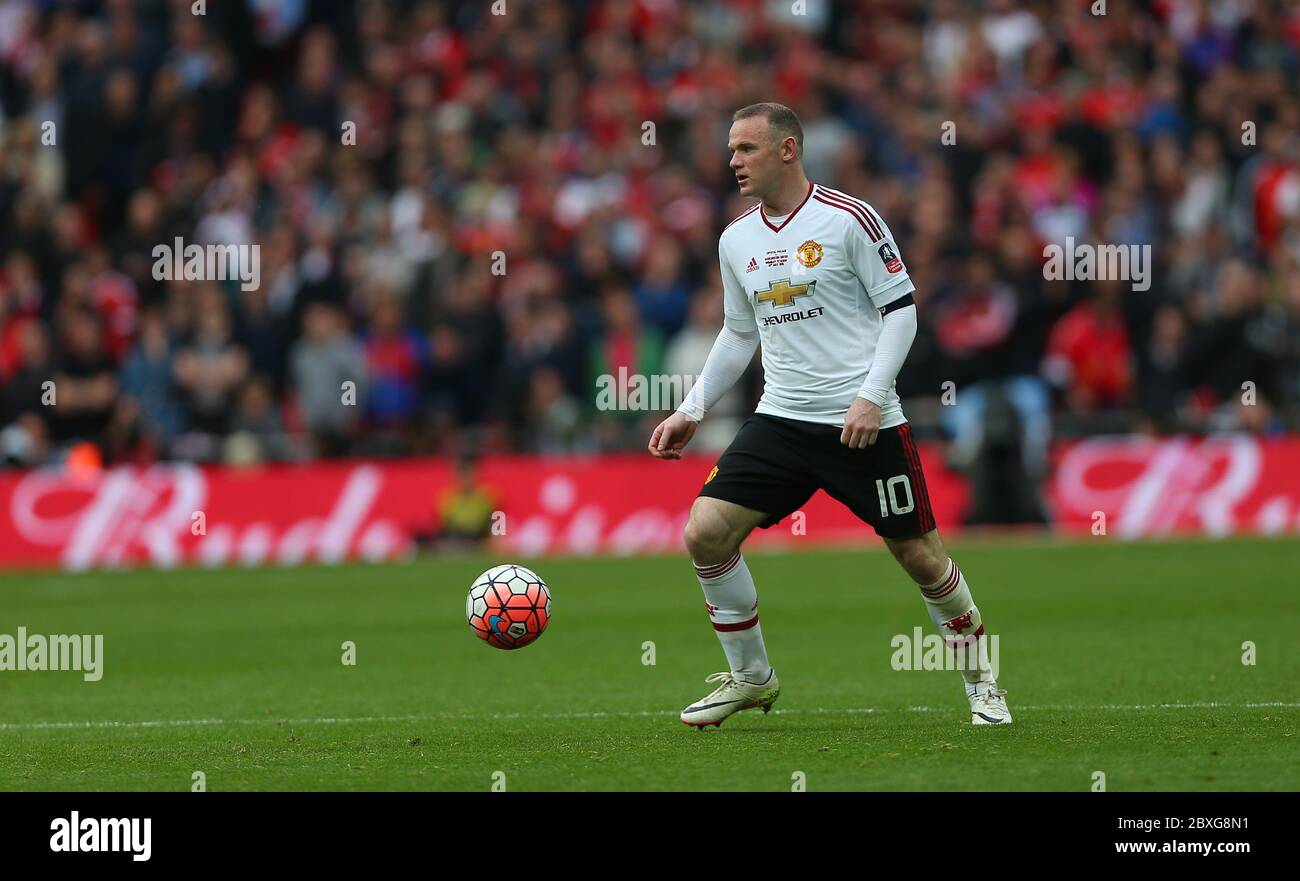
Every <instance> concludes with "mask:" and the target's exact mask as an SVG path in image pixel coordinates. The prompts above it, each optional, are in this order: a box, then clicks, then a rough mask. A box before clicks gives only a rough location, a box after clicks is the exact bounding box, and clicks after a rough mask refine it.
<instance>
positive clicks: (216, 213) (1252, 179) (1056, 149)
mask: <svg viewBox="0 0 1300 881" xmlns="http://www.w3.org/2000/svg"><path fill="white" fill-rule="evenodd" d="M494 5H496V6H499V7H501V6H503V7H504V12H505V14H504V15H494V14H492V12H493V7H494ZM1104 6H1105V14H1103V15H1098V14H1094V10H1095V4H1094V3H1092V2H1084V0H1052V2H1029V0H983V2H976V0H970V2H957V0H908V2H888V0H881V2H865V0H864V2H858V3H854V2H842V3H831V2H819V0H806V4H792V3H790V2H785V0H781V2H768V0H700V2H694V0H691V2H688V0H535V2H530V0H504V2H502V3H500V4H492V3H489V2H487V0H483V2H465V3H458V2H446V0H408V2H399V0H356V2H337V3H327V2H310V0H208V2H207V3H206V4H205V10H204V14H203V15H196V14H194V6H193V4H192V3H191V2H189V0H185V2H179V0H178V2H171V0H139V2H131V0H103V2H75V0H0V388H2V389H3V391H2V392H0V460H2V461H3V462H4V463H5V464H8V465H34V464H41V463H45V462H52V461H58V459H59V458H60V457H61V456H66V455H67V451H68V450H70V449H74V448H76V449H78V450H80V451H81V453H85V451H86V450H87V449H90V450H92V451H93V455H96V456H99V457H101V458H102V460H103V461H105V462H148V461H154V460H158V459H187V460H195V461H229V462H252V461H263V460H283V459H289V460H292V459H301V458H309V457H316V456H339V455H367V456H388V455H405V454H418V453H452V452H457V453H464V452H466V451H467V450H468V451H474V452H484V451H498V450H518V451H536V452H544V453H562V452H587V451H595V450H608V449H640V448H642V447H643V446H644V444H645V442H646V439H647V437H648V434H649V430H650V427H651V426H652V425H653V424H654V423H655V422H656V421H658V419H660V418H662V413H656V412H645V411H618V410H602V409H601V408H600V406H599V404H598V400H597V395H596V390H597V378H598V377H600V376H602V375H612V376H616V377H617V376H619V375H620V369H622V370H623V374H622V375H625V376H632V375H635V374H641V375H655V374H674V375H685V376H691V375H695V374H698V373H699V372H700V370H701V368H702V366H703V363H704V358H705V356H706V355H707V353H708V351H709V348H710V346H711V344H712V342H713V338H714V336H715V335H716V333H717V330H718V328H719V326H720V322H721V293H720V281H719V278H718V268H717V251H716V249H717V238H718V233H719V231H720V230H721V228H722V227H723V226H724V225H725V223H726V222H727V221H728V220H730V219H731V218H732V217H734V216H736V215H738V214H740V213H741V212H742V211H743V210H745V208H746V207H747V206H746V204H745V200H741V199H740V198H739V197H738V196H737V195H736V194H735V184H734V180H733V179H732V177H731V174H730V172H729V170H728V167H727V162H728V159H729V154H728V153H727V151H726V140H727V129H728V127H729V125H730V116H731V113H732V111H734V110H735V109H737V108H739V107H741V106H743V105H746V104H749V103H752V102H755V101H762V100H775V101H780V102H783V103H786V104H788V105H790V106H791V107H793V108H794V109H795V110H796V112H798V113H799V114H800V116H801V118H802V120H803V125H804V131H805V164H806V168H807V171H808V174H809V177H810V178H811V179H812V180H814V181H817V182H821V183H825V184H827V185H830V186H833V187H835V188H837V189H840V190H844V191H847V192H849V193H851V194H853V195H855V196H858V197H859V198H862V199H865V200H867V201H869V202H871V203H872V204H873V205H874V206H875V208H876V209H877V211H878V213H880V214H881V216H883V217H884V218H885V219H886V221H887V222H888V223H889V224H890V226H891V227H892V229H893V231H894V233H895V235H896V237H897V239H898V243H899V249H900V251H901V256H902V257H903V260H904V262H905V263H906V264H907V266H908V268H909V271H910V273H911V275H912V278H913V280H914V282H915V284H916V287H917V300H918V304H919V312H920V322H921V326H920V329H919V332H918V337H917V340H916V342H915V344H914V346H913V349H912V353H911V356H910V357H909V359H908V362H907V364H906V366H905V368H904V371H903V374H902V376H901V377H900V379H899V392H900V394H901V395H902V397H903V402H904V409H905V412H907V413H908V414H909V416H910V417H911V418H912V420H913V422H914V423H916V424H917V425H918V430H920V431H922V432H924V433H928V434H930V436H937V435H939V434H942V435H944V436H946V437H947V438H949V439H950V440H952V441H953V442H954V443H953V445H952V447H951V448H952V450H953V451H954V452H953V460H954V461H955V462H956V463H958V464H960V463H961V462H962V461H963V460H965V461H973V459H974V457H976V456H977V455H978V450H979V448H980V447H981V445H982V444H983V443H984V442H985V440H986V437H985V436H986V433H987V430H988V426H989V425H992V424H996V425H1011V426H1012V428H1011V429H1010V432H1011V433H1012V434H1015V435H1017V436H1019V437H1020V438H1021V440H1022V442H1023V445H1024V449H1025V459H1026V462H1027V463H1028V467H1030V468H1031V469H1041V468H1043V467H1045V457H1046V446H1047V443H1048V440H1049V439H1050V438H1051V437H1053V436H1062V435H1071V434H1080V433H1088V432H1095V431H1144V432H1175V431H1191V432H1203V431H1214V430H1220V429H1237V430H1247V431H1252V432H1258V433H1271V432H1278V431H1284V430H1288V429H1291V430H1294V429H1296V428H1297V427H1300V418H1298V415H1297V414H1298V411H1300V101H1298V100H1297V95H1300V82H1298V81H1297V79H1298V75H1300V7H1297V6H1294V5H1293V4H1288V3H1285V2H1269V0H1155V2H1150V3H1135V2H1123V0H1111V2H1107V3H1105V4H1104ZM796 13H802V14H796ZM177 237H180V238H182V239H183V240H184V241H185V242H187V243H191V242H192V243H198V244H201V245H208V244H221V245H233V246H245V245H253V244H256V245H258V246H259V247H260V273H261V283H260V285H258V286H257V287H255V288H253V289H251V290H244V289H243V286H241V285H240V284H239V282H238V281H237V280H235V281H220V280H210V281H186V280H179V281H177V280H171V281H169V280H159V278H158V275H159V273H158V272H156V271H155V262H156V261H155V257H154V249H155V247H156V246H158V245H160V244H168V245H170V244H171V243H172V242H173V241H174V240H175V239H176V238H177ZM1067 238H1073V240H1075V241H1078V242H1091V243H1110V244H1126V245H1128V244H1132V245H1148V246H1150V249H1151V255H1152V258H1153V265H1152V267H1151V268H1150V286H1149V288H1148V289H1145V290H1135V289H1134V288H1135V285H1133V284H1132V283H1130V282H1129V281H1107V282H1099V281H1077V280H1076V281H1066V280H1051V281H1049V280H1047V279H1046V278H1045V275H1044V271H1043V262H1044V258H1043V249H1044V247H1045V246H1046V245H1048V244H1051V243H1063V242H1065V241H1066V239H1067ZM760 390H761V375H760V372H759V370H758V368H757V365H756V366H755V368H754V369H752V370H751V372H750V375H748V376H747V377H746V379H745V380H744V381H743V382H742V383H741V384H740V385H738V386H737V388H736V389H735V390H734V391H733V392H732V393H731V394H730V395H729V396H728V397H727V398H726V399H724V400H723V401H722V402H721V403H719V405H718V406H717V408H715V412H714V415H713V418H711V419H709V420H706V422H705V425H704V429H705V430H703V431H702V432H701V434H700V435H699V441H698V444H699V445H700V446H702V447H705V448H718V447H720V446H722V445H725V444H726V443H727V441H728V440H730V437H731V434H732V432H734V429H735V427H736V425H737V424H738V420H739V419H741V418H743V416H744V415H745V414H747V413H748V412H749V410H750V408H752V405H753V403H754V402H755V400H756V399H757V395H758V393H759V392H760ZM667 405H668V406H671V405H672V404H671V402H670V403H668V404H667ZM1004 416H1005V417H1006V418H1003V417H1004Z"/></svg>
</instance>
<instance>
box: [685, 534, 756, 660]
mask: <svg viewBox="0 0 1300 881" xmlns="http://www.w3.org/2000/svg"><path fill="white" fill-rule="evenodd" d="M695 577H696V578H698V579H699V580H700V587H702V588H704V604H705V606H707V607H708V610H709V620H710V621H711V622H712V623H713V629H714V630H716V631H717V633H718V641H719V642H721V643H722V651H723V652H724V653H725V654H726V656H727V663H728V664H730V665H731V672H732V673H734V674H736V675H737V676H738V677H740V678H741V679H744V680H746V681H747V682H754V683H763V682H766V681H767V679H768V677H769V676H771V675H772V665H771V664H769V663H768V661H767V648H766V647H765V646H764V645H763V631H762V628H760V627H759V626H758V590H757V589H756V588H755V587H754V577H753V576H752V575H750V574H749V567H748V566H746V565H745V559H744V558H743V557H742V556H741V555H740V552H739V551H737V552H736V555H735V556H734V557H732V558H731V559H730V560H727V561H726V562H725V563H718V564H716V565H713V566H700V565H699V564H696V566H695Z"/></svg>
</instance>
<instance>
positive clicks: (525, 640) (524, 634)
mask: <svg viewBox="0 0 1300 881" xmlns="http://www.w3.org/2000/svg"><path fill="white" fill-rule="evenodd" d="M465 616H466V617H467V618H468V619H469V626H470V629H471V630H473V631H474V633H475V635H477V636H478V638H479V639H481V640H483V641H484V642H486V643H487V644H488V645H490V646H494V647H496V648H499V649H519V648H523V647H524V646H526V645H528V644H529V643H530V642H533V641H534V640H536V639H537V637H539V636H541V635H542V633H543V632H544V631H545V630H546V625H547V624H549V623H550V621H551V591H550V590H549V589H548V588H547V587H546V582H544V581H542V579H541V578H539V577H538V576H537V573H536V572H533V571H532V570H531V569H525V568H524V567H523V566H516V565H514V564H512V563H506V564H504V565H501V566H493V567H492V568H491V569H489V570H488V571H486V572H484V573H483V574H482V575H480V576H479V577H478V578H476V579H474V584H473V585H471V586H470V589H469V596H468V597H467V598H466V600H465Z"/></svg>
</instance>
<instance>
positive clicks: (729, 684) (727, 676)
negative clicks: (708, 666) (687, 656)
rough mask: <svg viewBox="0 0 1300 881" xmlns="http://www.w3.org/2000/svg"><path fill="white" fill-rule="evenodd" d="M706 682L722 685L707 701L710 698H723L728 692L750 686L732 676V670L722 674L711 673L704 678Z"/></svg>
mask: <svg viewBox="0 0 1300 881" xmlns="http://www.w3.org/2000/svg"><path fill="white" fill-rule="evenodd" d="M704 681H705V682H708V683H712V682H721V683H722V684H721V685H719V686H718V687H717V688H715V689H714V690H713V693H712V694H710V695H709V697H708V698H706V700H708V699H710V698H721V697H723V696H724V695H725V694H726V692H728V691H730V690H731V689H733V688H739V687H740V686H741V685H747V684H748V683H742V682H741V681H740V680H739V679H737V678H736V677H735V676H733V675H731V671H730V670H724V671H722V672H721V673H711V674H709V675H708V676H705V677H704Z"/></svg>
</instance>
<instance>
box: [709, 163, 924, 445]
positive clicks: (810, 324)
mask: <svg viewBox="0 0 1300 881" xmlns="http://www.w3.org/2000/svg"><path fill="white" fill-rule="evenodd" d="M718 262H719V263H721V265H722V287H723V292H724V295H725V296H724V306H723V308H724V312H725V318H724V323H725V324H726V326H727V327H728V328H730V329H731V330H734V331H737V332H742V333H744V332H752V331H754V330H755V329H757V330H758V332H759V335H760V336H759V340H760V343H761V344H762V347H763V373H764V384H763V398H762V400H761V401H759V404H758V407H757V409H756V412H758V413H768V414H771V415H773V416H784V417H786V418H788V419H800V420H803V421H805V422H819V423H823V424H826V425H838V426H843V425H844V416H845V414H846V413H847V412H848V409H849V405H850V404H852V403H853V400H854V398H856V397H857V394H858V392H859V391H860V390H861V388H862V384H863V382H865V381H866V378H867V373H868V372H869V371H870V370H871V360H872V358H873V357H874V355H875V351H876V340H877V339H879V337H880V327H881V323H882V321H883V319H882V318H881V315H880V310H881V309H882V308H884V307H885V306H886V305H888V304H889V303H891V302H893V301H894V300H897V299H898V298H899V297H902V296H905V295H907V294H908V293H910V292H912V291H914V290H915V287H913V285H912V280H911V279H910V278H908V276H907V269H906V267H904V266H903V261H902V258H901V257H900V256H899V254H898V246H897V245H896V244H895V243H894V237H893V236H892V235H891V234H890V232H889V227H887V226H886V225H885V222H884V221H883V220H881V219H880V216H879V215H878V214H876V212H875V211H873V210H872V208H871V206H870V205H868V204H867V203H866V202H863V201H862V200H860V199H854V198H852V197H850V196H846V195H844V194H843V193H841V192H839V191H837V190H832V189H828V188H827V187H823V186H821V185H820V184H810V185H809V187H808V195H807V196H806V197H805V198H804V201H803V202H802V203H801V204H800V205H799V207H798V208H796V209H794V211H792V212H791V213H790V214H788V215H786V216H785V217H784V218H782V219H781V221H780V222H779V223H778V222H774V221H773V220H772V219H771V218H769V217H767V216H766V215H765V214H764V213H763V208H762V206H761V205H756V206H755V207H753V208H751V209H750V210H749V211H747V212H746V213H744V214H742V215H741V216H740V217H738V218H736V219H735V220H733V221H732V222H731V223H730V224H729V225H728V226H727V228H726V229H724V230H723V231H722V236H721V237H720V238H719V239H718ZM906 421H907V420H906V418H905V417H904V416H903V409H902V407H901V406H900V405H899V402H898V394H897V392H895V391H894V388H893V387H892V386H891V387H890V390H889V397H888V398H886V399H885V403H884V405H883V406H882V407H881V408H880V427H881V428H891V427H893V426H895V425H901V424H902V423H904V422H906Z"/></svg>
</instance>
